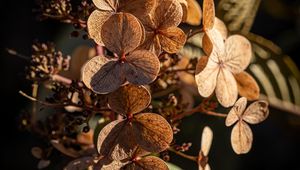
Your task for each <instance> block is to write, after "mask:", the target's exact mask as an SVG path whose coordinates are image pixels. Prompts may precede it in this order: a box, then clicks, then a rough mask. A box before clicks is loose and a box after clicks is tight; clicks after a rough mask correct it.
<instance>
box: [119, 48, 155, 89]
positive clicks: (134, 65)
mask: <svg viewBox="0 0 300 170" xmlns="http://www.w3.org/2000/svg"><path fill="white" fill-rule="evenodd" d="M124 67H125V68H124V71H125V74H126V79H127V80H128V81H129V82H130V83H132V84H136V85H145V84H149V83H151V82H153V81H154V80H155V79H156V77H157V75H158V73H159V70H160V62H159V60H158V58H157V56H156V55H155V54H153V53H151V52H149V51H147V50H136V51H134V52H132V53H131V54H129V55H128V56H127V57H126V62H125V63H124Z"/></svg>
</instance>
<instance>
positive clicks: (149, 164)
mask: <svg viewBox="0 0 300 170" xmlns="http://www.w3.org/2000/svg"><path fill="white" fill-rule="evenodd" d="M153 169H155V170H168V169H169V168H168V166H167V165H166V163H165V162H164V161H163V160H161V159H160V158H158V157H155V156H147V157H144V158H142V159H140V160H138V161H135V162H132V163H131V164H128V165H126V166H125V167H124V170H153Z"/></svg>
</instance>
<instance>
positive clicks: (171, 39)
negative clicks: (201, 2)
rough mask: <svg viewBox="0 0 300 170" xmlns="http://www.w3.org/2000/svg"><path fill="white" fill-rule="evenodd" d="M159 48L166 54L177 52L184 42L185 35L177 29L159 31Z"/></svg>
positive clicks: (170, 28)
mask: <svg viewBox="0 0 300 170" xmlns="http://www.w3.org/2000/svg"><path fill="white" fill-rule="evenodd" d="M158 38H159V40H160V44H161V47H162V48H163V50H165V51H166V52H168V53H176V52H178V51H179V50H180V49H181V48H182V47H183V45H184V44H185V41H186V35H185V33H184V32H183V31H182V30H181V29H180V28H178V27H169V28H167V29H163V30H160V31H159V34H158Z"/></svg>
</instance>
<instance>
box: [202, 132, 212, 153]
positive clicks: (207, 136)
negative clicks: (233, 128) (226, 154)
mask: <svg viewBox="0 0 300 170" xmlns="http://www.w3.org/2000/svg"><path fill="white" fill-rule="evenodd" d="M212 140H213V132H212V130H211V128H210V127H208V126H205V127H204V129H203V132H202V138H201V151H202V153H203V155H204V156H207V155H208V152H209V150H210V147H211V143H212Z"/></svg>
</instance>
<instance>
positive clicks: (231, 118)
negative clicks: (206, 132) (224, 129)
mask: <svg viewBox="0 0 300 170" xmlns="http://www.w3.org/2000/svg"><path fill="white" fill-rule="evenodd" d="M246 106H247V99H246V98H245V97H241V98H240V99H239V100H238V101H237V102H236V103H235V104H234V106H233V107H232V108H231V110H230V111H229V113H228V115H227V117H226V121H225V125H226V126H231V125H233V124H234V123H235V122H236V121H238V120H239V119H240V118H241V117H242V114H243V112H244V111H245V109H246Z"/></svg>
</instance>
